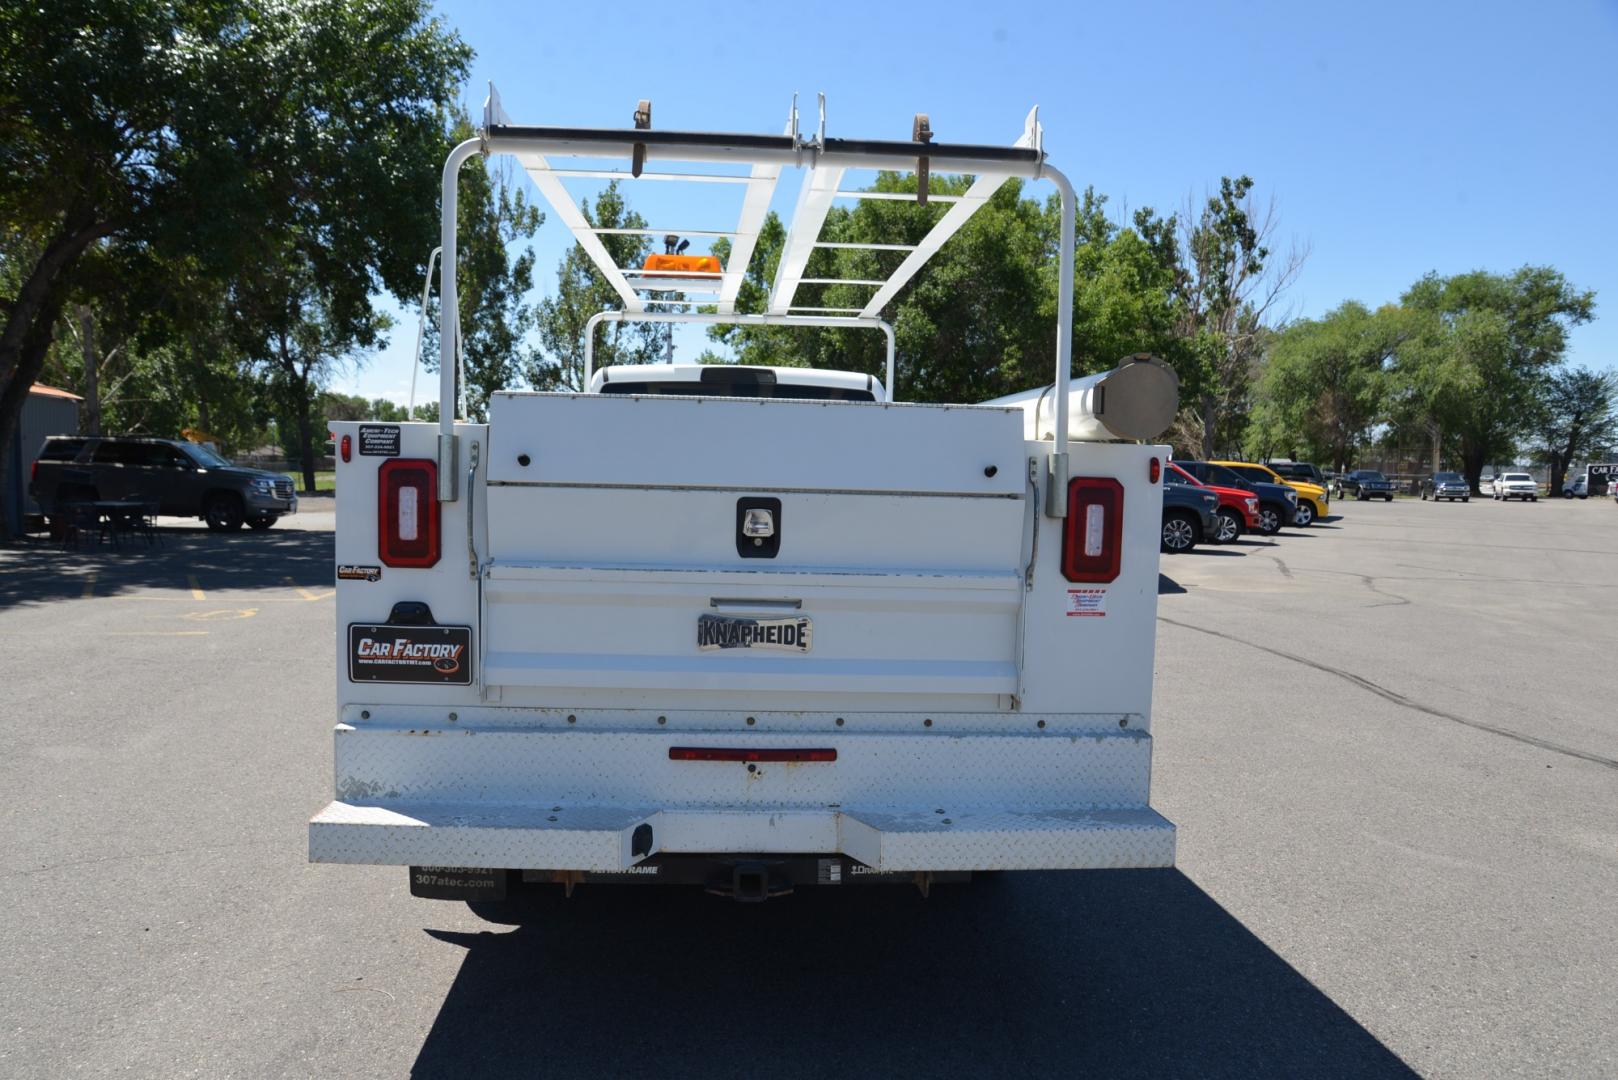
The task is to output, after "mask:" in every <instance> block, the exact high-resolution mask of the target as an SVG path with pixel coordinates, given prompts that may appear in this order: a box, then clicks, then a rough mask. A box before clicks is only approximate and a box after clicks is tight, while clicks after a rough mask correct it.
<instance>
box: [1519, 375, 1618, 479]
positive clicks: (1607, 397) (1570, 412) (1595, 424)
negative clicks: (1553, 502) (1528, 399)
mask: <svg viewBox="0 0 1618 1080" xmlns="http://www.w3.org/2000/svg"><path fill="white" fill-rule="evenodd" d="M1533 435H1534V439H1535V442H1536V449H1537V451H1538V452H1539V454H1540V456H1541V457H1542V458H1543V459H1544V460H1545V461H1546V462H1547V463H1548V464H1549V465H1550V467H1551V476H1550V480H1551V491H1552V492H1557V491H1561V490H1562V481H1563V480H1564V479H1565V478H1566V476H1567V470H1568V467H1569V466H1571V465H1572V464H1573V463H1574V462H1576V461H1578V460H1580V459H1581V458H1584V457H1587V456H1588V455H1591V454H1595V453H1599V452H1602V451H1606V450H1610V449H1611V448H1612V447H1613V446H1614V445H1618V374H1615V373H1614V372H1610V371H1607V372H1595V371H1591V370H1590V369H1589V368H1587V367H1578V368H1570V369H1566V370H1562V371H1557V372H1555V373H1554V374H1552V375H1551V377H1550V379H1549V380H1548V381H1547V382H1546V385H1545V388H1544V391H1543V393H1542V395H1541V398H1540V402H1539V408H1538V410H1537V411H1536V412H1535V415H1534V422H1533Z"/></svg>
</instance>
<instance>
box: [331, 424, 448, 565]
mask: <svg viewBox="0 0 1618 1080" xmlns="http://www.w3.org/2000/svg"><path fill="white" fill-rule="evenodd" d="M344 438H347V436H344ZM376 484H377V495H376V505H377V526H376V546H377V556H378V558H380V559H381V560H382V564H383V565H384V566H414V567H423V566H432V565H433V564H434V563H436V562H438V466H437V465H436V464H435V463H434V462H432V461H429V460H427V459H425V458H390V459H388V460H387V461H384V462H383V463H382V467H381V468H380V469H378V470H377V477H376Z"/></svg>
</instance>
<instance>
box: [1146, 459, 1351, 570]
mask: <svg viewBox="0 0 1618 1080" xmlns="http://www.w3.org/2000/svg"><path fill="white" fill-rule="evenodd" d="M1311 468H1312V466H1311ZM1163 482H1164V487H1163V536H1162V548H1163V550H1164V551H1165V552H1168V553H1170V554H1174V553H1178V552H1183V551H1190V550H1191V549H1192V548H1194V547H1196V546H1197V545H1198V544H1200V543H1217V544H1228V543H1230V542H1232V541H1233V540H1235V539H1237V538H1238V537H1240V536H1242V535H1243V534H1244V533H1248V532H1256V533H1259V534H1260V535H1263V536H1273V535H1274V534H1275V533H1277V532H1279V531H1281V529H1282V528H1283V527H1284V526H1286V525H1298V526H1308V525H1311V524H1313V523H1314V522H1315V521H1317V520H1319V519H1320V518H1321V517H1322V516H1323V515H1324V514H1325V513H1326V511H1327V509H1328V508H1329V506H1330V497H1329V496H1328V495H1327V493H1326V489H1325V488H1324V487H1322V486H1321V485H1319V484H1315V483H1311V482H1309V481H1307V480H1303V479H1296V480H1295V479H1290V478H1288V477H1286V476H1283V475H1281V474H1280V473H1278V472H1276V471H1275V470H1274V469H1272V468H1270V467H1269V466H1267V465H1259V464H1255V463H1253V462H1249V461H1185V460H1180V459H1176V460H1173V461H1170V462H1169V463H1168V467H1167V468H1166V469H1165V470H1164V473H1163Z"/></svg>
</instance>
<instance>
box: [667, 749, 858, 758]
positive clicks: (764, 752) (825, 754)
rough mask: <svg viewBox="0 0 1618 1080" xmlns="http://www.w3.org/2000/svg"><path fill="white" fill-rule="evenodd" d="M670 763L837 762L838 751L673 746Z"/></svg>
mask: <svg viewBox="0 0 1618 1080" xmlns="http://www.w3.org/2000/svg"><path fill="white" fill-rule="evenodd" d="M669 760H670V761H836V760H837V751H836V750H832V749H824V750H820V749H816V750H779V749H769V748H762V749H752V750H742V749H737V748H732V747H726V746H671V747H669Z"/></svg>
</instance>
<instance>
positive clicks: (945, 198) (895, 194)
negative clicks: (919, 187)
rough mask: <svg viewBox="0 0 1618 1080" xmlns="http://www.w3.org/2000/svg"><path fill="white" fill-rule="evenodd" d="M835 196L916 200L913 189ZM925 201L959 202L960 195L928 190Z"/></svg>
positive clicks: (848, 192)
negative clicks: (934, 192)
mask: <svg viewBox="0 0 1618 1080" xmlns="http://www.w3.org/2000/svg"><path fill="white" fill-rule="evenodd" d="M837 197H838V198H839V199H877V200H883V201H886V202H915V201H916V194H915V192H913V191H839V192H838V193H837ZM927 201H928V202H930V203H953V202H960V201H961V196H959V195H934V194H933V193H932V192H928V193H927Z"/></svg>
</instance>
